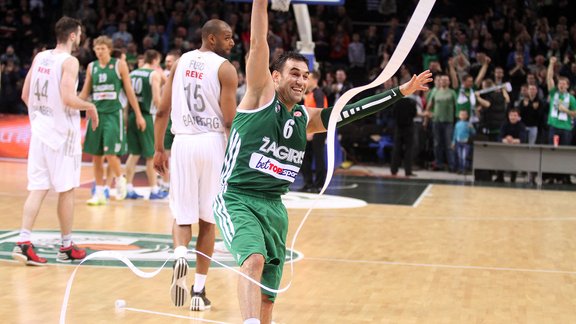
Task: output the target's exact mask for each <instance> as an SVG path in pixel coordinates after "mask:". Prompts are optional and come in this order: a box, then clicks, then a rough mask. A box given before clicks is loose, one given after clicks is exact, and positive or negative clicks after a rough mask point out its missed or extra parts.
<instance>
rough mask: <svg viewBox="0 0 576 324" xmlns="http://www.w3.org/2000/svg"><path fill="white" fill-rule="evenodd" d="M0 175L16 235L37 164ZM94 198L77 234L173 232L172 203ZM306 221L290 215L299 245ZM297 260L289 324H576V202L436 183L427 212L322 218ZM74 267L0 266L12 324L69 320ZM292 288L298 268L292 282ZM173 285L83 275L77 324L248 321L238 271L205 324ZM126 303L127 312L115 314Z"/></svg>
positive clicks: (47, 219) (51, 206) (48, 219)
mask: <svg viewBox="0 0 576 324" xmlns="http://www.w3.org/2000/svg"><path fill="white" fill-rule="evenodd" d="M0 174H1V175H2V176H1V177H0V188H1V189H0V211H1V213H0V224H1V226H0V230H5V231H13V230H18V228H19V226H20V217H21V209H22V205H23V202H24V199H25V197H26V194H27V192H26V190H25V186H26V171H25V164H24V163H14V162H0ZM90 177H91V175H90V172H89V170H88V169H85V170H83V178H84V179H85V180H89V179H90ZM88 196H89V190H88V189H84V188H81V189H79V190H77V193H76V202H77V204H76V219H75V229H78V230H98V231H110V232H142V233H160V234H169V233H170V228H171V226H170V224H171V216H170V213H169V209H168V205H167V204H166V203H159V202H148V201H136V202H114V201H113V202H111V203H110V204H109V205H108V206H104V207H96V208H94V207H87V206H85V204H84V201H85V199H87V198H88ZM55 205H56V195H54V194H50V195H49V196H48V197H47V198H46V201H45V204H44V207H43V208H42V210H41V213H40V216H39V218H38V220H37V223H36V228H37V229H52V230H57V229H58V223H57V218H56V215H55ZM304 213H305V210H302V209H294V210H289V215H290V221H291V225H290V232H289V241H290V239H291V237H292V235H293V234H294V231H295V230H296V226H297V225H298V223H299V222H300V220H301V219H302V217H303V215H304ZM296 249H297V250H298V251H300V252H302V253H303V255H304V257H303V259H302V260H300V261H298V262H296V263H295V264H294V268H295V276H294V278H293V283H292V287H291V288H290V289H289V290H288V291H287V292H286V293H284V294H282V295H280V296H279V298H278V301H277V304H276V308H275V318H274V320H275V322H276V323H278V324H280V323H298V324H300V323H535V324H536V323H538V324H540V323H576V194H575V193H574V192H563V191H536V190H526V189H499V188H482V187H469V186H451V185H437V184H434V185H432V186H431V187H430V188H429V190H427V191H426V192H425V196H423V197H421V199H420V200H419V203H418V204H417V206H400V205H381V204H368V205H367V206H366V207H361V208H356V209H339V210H337V209H324V210H315V211H313V213H312V215H311V216H310V218H309V220H308V222H307V223H306V225H305V226H304V229H303V231H302V233H301V234H300V237H299V239H298V241H297V243H296ZM73 269H74V267H71V266H64V265H50V266H46V267H24V266H21V265H20V264H17V263H13V262H9V261H2V262H0V287H2V293H1V294H0V316H1V318H0V322H2V323H57V322H58V320H59V316H60V306H61V303H62V299H63V296H64V291H65V287H66V282H67V280H68V278H69V276H70V275H71V273H72V271H73ZM289 277H290V270H289V266H287V267H286V268H285V278H284V279H285V280H284V283H287V281H288V279H289ZM170 278H171V270H170V269H166V270H163V271H161V273H160V274H159V275H158V276H156V277H154V278H152V279H141V278H138V277H136V276H135V275H133V274H132V273H131V272H130V271H129V270H128V269H127V268H110V267H107V268H104V267H93V266H86V267H84V266H82V267H81V268H80V270H79V271H78V274H77V276H76V280H75V281H74V285H73V287H72V291H71V298H70V303H69V310H68V314H67V317H66V319H67V323H168V322H170V323H241V318H240V315H239V310H238V305H237V301H236V280H237V278H236V276H235V275H234V274H233V273H231V272H230V271H227V270H224V269H212V270H211V272H210V274H209V277H208V283H207V291H208V296H209V297H210V299H211V300H212V303H213V307H212V309H211V310H210V311H208V312H205V313H196V312H190V311H188V310H187V309H186V308H175V307H173V306H171V303H170V298H169V295H168V289H169V284H170ZM191 278H192V277H190V278H189V279H191ZM117 299H124V300H126V302H127V306H128V307H129V309H125V310H124V311H120V312H116V311H115V309H114V301H115V300H117ZM130 309H132V310H130ZM193 318H196V319H193Z"/></svg>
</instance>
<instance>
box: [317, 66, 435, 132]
mask: <svg viewBox="0 0 576 324" xmlns="http://www.w3.org/2000/svg"><path fill="white" fill-rule="evenodd" d="M430 82H432V73H430V71H428V70H426V71H424V72H422V73H420V74H419V75H418V76H417V75H416V74H414V75H413V76H412V79H410V81H408V82H406V83H404V84H403V85H401V86H399V87H396V88H392V89H390V90H387V91H384V92H383V93H380V94H377V95H374V96H371V97H368V98H366V99H362V100H359V101H357V102H355V103H351V104H348V105H346V106H344V108H343V109H342V112H340V118H339V120H338V123H337V124H336V127H340V126H344V125H347V124H349V123H351V122H353V121H355V120H358V119H360V118H364V117H366V116H369V115H372V114H373V113H376V112H378V111H380V110H382V109H384V108H387V107H390V106H391V105H392V104H394V103H395V102H396V101H398V100H399V99H401V98H402V97H405V96H409V95H411V94H412V93H414V92H416V91H418V90H423V91H424V90H428V86H426V84H427V83H430ZM332 109H333V107H330V108H328V109H313V108H311V109H308V108H307V110H308V114H309V116H310V122H309V123H308V128H307V129H306V130H307V132H308V133H320V132H325V131H326V128H327V127H328V119H329V118H330V113H331V112H332Z"/></svg>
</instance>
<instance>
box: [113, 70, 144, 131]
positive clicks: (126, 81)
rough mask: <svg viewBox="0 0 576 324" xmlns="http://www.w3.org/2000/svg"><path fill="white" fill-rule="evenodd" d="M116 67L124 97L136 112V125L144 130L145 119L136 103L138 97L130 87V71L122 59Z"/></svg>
mask: <svg viewBox="0 0 576 324" xmlns="http://www.w3.org/2000/svg"><path fill="white" fill-rule="evenodd" d="M118 69H119V71H120V79H121V80H122V88H124V92H126V97H127V98H128V102H129V103H130V107H132V110H134V113H135V114H136V125H137V127H138V129H139V130H141V131H144V130H145V129H146V121H145V120H144V117H142V111H141V110H140V105H139V104H138V99H137V98H136V94H135V93H134V89H133V88H132V82H131V81H130V71H129V70H128V65H127V64H126V62H124V61H119V62H118Z"/></svg>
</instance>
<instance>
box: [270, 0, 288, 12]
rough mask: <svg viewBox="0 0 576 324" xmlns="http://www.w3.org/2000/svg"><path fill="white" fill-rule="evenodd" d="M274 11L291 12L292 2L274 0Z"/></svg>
mask: <svg viewBox="0 0 576 324" xmlns="http://www.w3.org/2000/svg"><path fill="white" fill-rule="evenodd" d="M272 10H276V11H288V10H290V0H272Z"/></svg>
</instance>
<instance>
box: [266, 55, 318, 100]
mask: <svg viewBox="0 0 576 324" xmlns="http://www.w3.org/2000/svg"><path fill="white" fill-rule="evenodd" d="M309 74H310V71H308V65H306V63H305V62H303V61H296V60H292V59H288V60H287V61H286V63H285V64H284V68H283V69H282V73H279V72H277V71H275V73H274V75H273V78H274V83H275V84H276V90H277V91H278V94H279V95H280V97H281V98H282V99H284V100H285V101H287V102H284V103H285V104H288V105H290V104H296V103H298V102H300V101H301V100H302V98H303V97H304V93H305V91H306V87H307V86H308V75H309Z"/></svg>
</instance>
